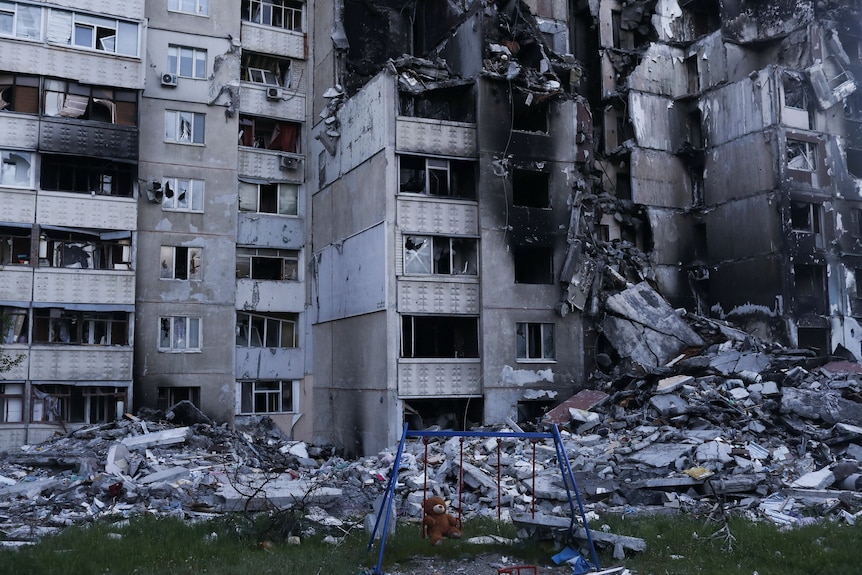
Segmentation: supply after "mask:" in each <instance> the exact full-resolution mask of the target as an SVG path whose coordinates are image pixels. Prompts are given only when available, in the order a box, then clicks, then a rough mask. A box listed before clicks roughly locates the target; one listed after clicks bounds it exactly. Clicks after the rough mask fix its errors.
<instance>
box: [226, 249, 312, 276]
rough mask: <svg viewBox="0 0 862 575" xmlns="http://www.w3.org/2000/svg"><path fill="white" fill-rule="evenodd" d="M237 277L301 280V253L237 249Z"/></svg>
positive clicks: (294, 251)
mask: <svg viewBox="0 0 862 575" xmlns="http://www.w3.org/2000/svg"><path fill="white" fill-rule="evenodd" d="M236 277H237V278H240V279H243V278H249V279H253V280H275V281H285V280H297V279H299V252H298V251H296V250H277V249H267V248H237V249H236Z"/></svg>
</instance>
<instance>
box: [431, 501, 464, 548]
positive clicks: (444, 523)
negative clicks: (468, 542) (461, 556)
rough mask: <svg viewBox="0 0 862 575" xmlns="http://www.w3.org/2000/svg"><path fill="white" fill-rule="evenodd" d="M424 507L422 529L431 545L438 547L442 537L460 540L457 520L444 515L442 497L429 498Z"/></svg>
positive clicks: (444, 509)
mask: <svg viewBox="0 0 862 575" xmlns="http://www.w3.org/2000/svg"><path fill="white" fill-rule="evenodd" d="M424 507H425V517H423V518H422V529H423V530H424V532H425V534H426V535H428V537H429V538H430V539H431V544H432V545H440V543H442V542H443V537H449V538H451V539H460V538H461V530H460V529H458V520H457V519H455V517H454V516H453V515H449V514H448V513H446V502H445V501H443V498H442V497H429V498H428V499H426V500H425V503H424Z"/></svg>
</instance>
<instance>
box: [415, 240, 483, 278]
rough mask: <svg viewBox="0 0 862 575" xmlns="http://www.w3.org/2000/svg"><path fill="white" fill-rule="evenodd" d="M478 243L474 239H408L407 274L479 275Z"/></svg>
mask: <svg viewBox="0 0 862 575" xmlns="http://www.w3.org/2000/svg"><path fill="white" fill-rule="evenodd" d="M476 243H477V242H476V240H475V239H472V238H447V237H439V236H413V235H408V236H404V273H406V274H444V275H476V274H477V273H478V265H477V263H478V250H477V247H476Z"/></svg>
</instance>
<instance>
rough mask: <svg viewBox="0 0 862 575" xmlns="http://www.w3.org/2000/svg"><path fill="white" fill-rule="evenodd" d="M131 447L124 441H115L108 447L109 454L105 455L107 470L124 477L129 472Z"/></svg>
mask: <svg viewBox="0 0 862 575" xmlns="http://www.w3.org/2000/svg"><path fill="white" fill-rule="evenodd" d="M129 455H130V452H129V449H128V448H127V447H126V446H125V445H123V444H122V443H113V444H111V447H109V448H108V455H107V456H106V457H105V472H106V473H110V474H111V475H116V476H118V477H123V476H125V475H128V473H129V461H128V459H127V458H128V457H129Z"/></svg>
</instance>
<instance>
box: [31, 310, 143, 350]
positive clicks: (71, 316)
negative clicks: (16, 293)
mask: <svg viewBox="0 0 862 575" xmlns="http://www.w3.org/2000/svg"><path fill="white" fill-rule="evenodd" d="M98 326H101V328H102V329H101V331H100V330H98V329H97V328H98ZM64 328H65V338H64ZM130 328H131V319H130V317H129V313H128V312H122V311H113V312H97V311H77V310H68V309H63V308H36V309H35V310H34V313H33V337H32V339H33V343H34V344H39V345H88V346H100V347H129V346H130V345H131V343H130V340H129V333H130ZM103 340H104V341H103Z"/></svg>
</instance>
